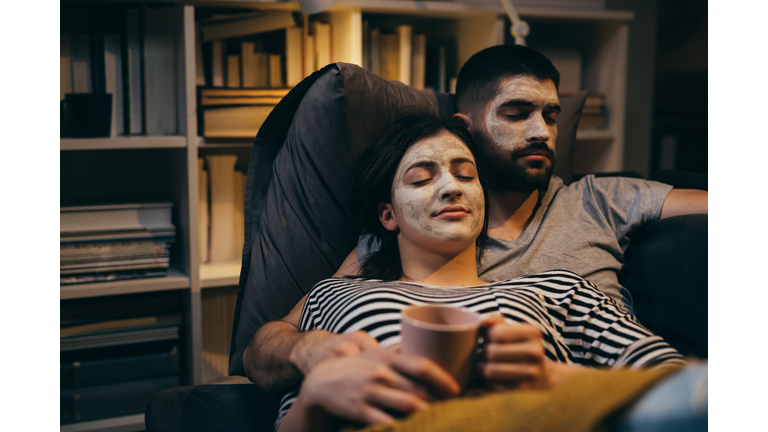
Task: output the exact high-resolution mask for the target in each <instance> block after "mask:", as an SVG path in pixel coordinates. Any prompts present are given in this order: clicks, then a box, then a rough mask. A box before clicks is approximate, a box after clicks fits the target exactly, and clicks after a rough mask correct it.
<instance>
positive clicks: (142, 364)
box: [59, 344, 179, 390]
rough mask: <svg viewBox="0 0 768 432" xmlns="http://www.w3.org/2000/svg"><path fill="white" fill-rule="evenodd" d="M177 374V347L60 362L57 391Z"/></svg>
mask: <svg viewBox="0 0 768 432" xmlns="http://www.w3.org/2000/svg"><path fill="white" fill-rule="evenodd" d="M178 373H179V347H178V346H177V345H176V344H174V345H171V347H170V350H168V349H166V350H163V351H160V352H152V353H147V354H141V355H127V356H126V355H122V356H118V357H111V358H110V357H107V358H97V359H89V360H82V361H72V362H66V363H61V366H60V373H59V381H60V385H59V388H60V390H69V389H75V388H80V387H93V386H102V385H107V384H115V383H120V382H128V381H137V380H145V379H152V378H160V377H164V376H170V375H178Z"/></svg>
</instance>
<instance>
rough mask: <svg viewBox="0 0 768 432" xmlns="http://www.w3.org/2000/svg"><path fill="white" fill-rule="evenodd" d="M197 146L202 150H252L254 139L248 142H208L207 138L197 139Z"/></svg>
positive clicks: (240, 140)
mask: <svg viewBox="0 0 768 432" xmlns="http://www.w3.org/2000/svg"><path fill="white" fill-rule="evenodd" d="M197 146H198V148H201V149H220V148H251V147H253V138H249V139H247V140H244V139H238V140H232V141H223V140H218V139H217V140H211V139H209V140H208V142H206V139H205V137H201V136H199V137H197Z"/></svg>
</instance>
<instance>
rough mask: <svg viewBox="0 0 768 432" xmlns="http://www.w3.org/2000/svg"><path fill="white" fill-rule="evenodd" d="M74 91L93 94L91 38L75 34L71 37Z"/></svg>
mask: <svg viewBox="0 0 768 432" xmlns="http://www.w3.org/2000/svg"><path fill="white" fill-rule="evenodd" d="M70 40H71V43H72V46H71V51H70V52H71V54H72V91H73V93H93V87H92V86H91V84H92V81H91V67H92V66H91V36H90V35H87V34H75V35H72V37H71V39H70Z"/></svg>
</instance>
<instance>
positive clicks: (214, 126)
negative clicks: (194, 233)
mask: <svg viewBox="0 0 768 432" xmlns="http://www.w3.org/2000/svg"><path fill="white" fill-rule="evenodd" d="M272 108H274V105H251V106H236V107H215V108H209V109H206V110H204V111H203V132H202V133H203V136H204V137H206V138H255V137H256V134H257V133H258V132H259V128H260V127H261V125H262V124H263V123H264V120H266V119H267V116H268V115H269V113H270V112H272ZM211 235H213V234H211Z"/></svg>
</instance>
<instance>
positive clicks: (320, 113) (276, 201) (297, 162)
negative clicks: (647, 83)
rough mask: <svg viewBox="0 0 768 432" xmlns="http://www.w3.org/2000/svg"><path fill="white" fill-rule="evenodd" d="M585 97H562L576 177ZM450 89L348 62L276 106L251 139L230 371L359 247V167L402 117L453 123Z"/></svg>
mask: <svg viewBox="0 0 768 432" xmlns="http://www.w3.org/2000/svg"><path fill="white" fill-rule="evenodd" d="M585 97H586V93H585V92H582V93H579V94H577V95H575V96H572V97H569V98H564V99H562V100H561V109H562V111H561V114H560V115H559V117H558V128H559V132H558V141H557V149H556V152H557V157H558V159H557V161H558V162H557V166H556V174H557V175H559V176H560V177H562V178H563V179H564V180H566V181H567V182H570V179H571V178H572V174H573V166H572V165H573V157H572V149H573V141H574V139H575V136H576V124H577V123H578V120H579V117H580V116H581V109H582V107H583V105H584V99H585ZM454 106H455V104H454V103H453V95H444V94H437V95H436V94H435V93H433V92H431V91H421V90H416V89H414V88H411V87H408V86H406V85H404V84H402V83H400V82H397V81H387V80H384V79H382V78H380V77H378V76H376V75H374V74H372V73H370V72H367V71H365V70H364V69H362V68H360V67H358V66H355V65H350V64H345V63H336V64H331V65H328V66H326V67H325V68H323V69H321V70H320V71H317V72H315V73H314V74H312V75H311V76H310V77H308V78H306V79H305V80H304V81H302V82H301V83H300V84H299V85H297V86H296V87H295V88H294V89H293V90H291V91H290V92H289V93H288V95H287V96H286V97H285V98H284V99H283V100H282V101H281V102H280V103H279V104H278V105H277V106H276V107H275V109H274V110H273V111H272V113H271V114H270V116H269V117H268V118H267V120H266V121H265V122H264V125H263V126H262V127H261V129H260V130H259V134H258V136H257V137H256V139H255V141H254V146H253V151H252V153H251V161H250V165H249V168H248V183H247V186H246V199H245V208H246V214H245V245H244V248H243V266H242V270H241V274H240V289H239V291H238V295H237V304H236V309H235V319H234V323H233V330H232V344H231V348H230V364H229V373H230V375H245V370H244V368H243V361H242V357H243V351H245V348H246V347H247V346H248V344H249V343H250V341H251V338H252V337H253V335H254V333H255V332H256V331H257V330H258V329H259V327H261V326H262V325H263V324H264V323H266V322H269V321H274V320H277V319H281V318H283V317H284V316H285V315H287V314H288V312H289V311H290V310H291V308H293V306H295V305H296V303H297V302H298V301H299V300H300V299H301V298H302V297H303V296H304V294H306V293H307V292H308V291H309V290H310V289H311V288H312V287H313V286H314V285H315V284H316V283H317V282H319V281H321V280H322V279H325V278H328V277H330V276H331V275H332V274H333V273H334V272H335V271H336V270H337V269H338V267H339V266H340V265H341V263H342V261H343V260H344V258H346V256H347V255H348V254H349V252H351V251H352V249H354V247H355V246H356V244H357V237H358V234H359V227H358V226H357V225H356V223H355V218H354V217H353V216H352V213H351V211H350V202H349V191H350V187H351V183H352V176H353V171H354V163H355V160H356V159H357V157H358V156H359V155H360V153H361V152H362V151H363V149H364V148H365V147H366V146H368V145H370V144H371V143H372V142H373V141H374V140H375V139H376V137H378V135H379V134H381V133H382V132H383V131H384V129H386V127H387V126H388V125H389V124H390V123H391V122H392V121H393V120H394V119H395V118H397V117H398V116H400V115H402V114H404V113H406V112H411V111H426V112H430V113H433V114H434V115H439V116H440V117H441V118H444V119H447V118H450V117H451V115H453V112H454V108H453V107H454Z"/></svg>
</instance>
